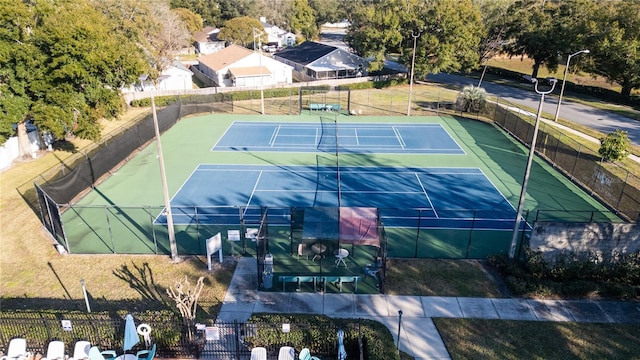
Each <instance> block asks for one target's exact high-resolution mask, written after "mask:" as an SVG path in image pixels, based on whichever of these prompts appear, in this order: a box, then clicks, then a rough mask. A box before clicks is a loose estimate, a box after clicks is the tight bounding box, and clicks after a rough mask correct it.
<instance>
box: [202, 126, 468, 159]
mask: <svg viewBox="0 0 640 360" xmlns="http://www.w3.org/2000/svg"><path fill="white" fill-rule="evenodd" d="M336 147H337V150H338V151H339V152H344V153H355V154H366V153H413V154H448V155H464V154H465V153H464V151H463V150H462V149H461V148H460V146H458V144H456V142H455V140H453V138H452V137H451V136H450V135H449V134H448V133H447V131H446V130H445V129H444V128H443V127H442V125H440V124H366V123H364V124H359V123H340V125H338V123H337V121H336V120H334V119H324V120H322V123H318V124H308V123H274V122H260V123H256V122H234V123H233V124H232V125H231V126H230V127H229V129H228V130H227V131H226V132H225V134H224V135H223V136H222V138H221V139H220V141H219V142H218V143H217V144H216V145H215V146H214V147H213V151H228V150H241V151H295V152H307V151H312V152H315V151H330V152H331V151H335V150H336Z"/></svg>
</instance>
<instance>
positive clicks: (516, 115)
mask: <svg viewBox="0 0 640 360" xmlns="http://www.w3.org/2000/svg"><path fill="white" fill-rule="evenodd" d="M332 89H333V88H332V87H326V88H323V89H318V88H304V87H301V88H291V89H267V90H263V91H254V92H243V93H242V96H239V95H238V96H234V94H233V93H225V94H213V95H206V96H195V95H190V96H184V97H178V98H177V101H175V102H173V103H171V104H170V105H168V106H166V107H163V108H161V109H160V110H159V111H158V112H157V120H158V127H159V129H160V131H161V132H164V131H166V130H167V129H169V128H170V127H171V126H172V125H173V124H175V123H176V122H177V121H178V120H179V119H180V118H181V117H183V116H186V115H189V114H195V113H207V112H233V113H254V114H256V113H260V112H261V111H262V108H263V107H264V113H265V114H299V113H300V112H309V113H311V112H314V111H315V110H313V109H311V104H324V105H327V104H328V105H331V107H330V109H331V110H332V111H340V112H341V113H343V114H351V115H356V116H357V115H368V116H375V115H406V113H407V110H408V109H407V107H410V108H411V109H412V111H411V114H412V115H436V114H440V113H446V114H452V115H461V116H466V117H476V118H479V117H480V116H481V115H480V114H478V113H476V114H467V113H462V112H460V111H459V110H456V107H455V95H452V93H451V92H450V91H449V92H446V91H443V92H442V93H437V94H436V95H434V94H433V93H431V92H426V91H413V93H411V94H410V93H409V90H395V89H366V90H358V91H353V90H332ZM410 97H411V99H412V101H411V103H409V102H408V99H409V98H410ZM496 102H497V104H498V105H497V106H494V107H489V109H490V110H489V111H490V112H489V113H487V112H485V113H484V115H485V118H487V117H488V118H493V120H494V122H495V123H496V124H498V125H500V126H501V127H502V128H504V129H505V130H506V131H508V132H509V133H511V134H513V136H514V137H516V138H517V139H519V140H520V141H521V142H523V143H524V144H527V145H528V144H529V143H530V142H531V138H532V131H533V123H534V120H535V119H533V118H531V116H527V115H525V114H524V112H521V111H514V110H513V109H514V108H516V109H517V107H514V106H513V105H511V104H506V103H504V102H503V101H501V100H500V99H497V101H496ZM502 105H504V106H502ZM324 109H325V110H321V111H326V109H327V108H326V107H325V108H324ZM154 136H155V133H154V123H153V118H152V116H151V114H149V115H147V116H145V117H144V118H142V119H141V120H140V121H139V122H137V123H136V124H135V125H134V126H132V127H130V128H126V129H121V131H119V132H116V133H112V134H110V136H107V137H106V138H105V140H103V141H102V142H101V143H100V144H99V145H98V146H96V147H92V148H91V149H86V150H81V151H79V152H78V153H77V154H78V155H77V156H73V157H71V158H69V159H67V160H65V161H64V162H63V163H62V164H60V165H57V166H56V167H55V168H52V169H50V170H49V171H47V172H45V173H43V174H42V175H41V176H39V177H38V178H37V179H35V180H34V181H33V182H34V183H36V184H40V185H39V186H37V187H36V188H37V190H36V189H34V188H33V185H32V184H31V185H29V184H25V185H23V186H21V187H20V188H19V189H18V190H19V191H20V192H21V193H22V194H23V196H24V198H25V199H26V200H27V201H29V203H30V204H31V206H32V208H33V209H34V211H37V212H39V213H40V214H41V219H42V222H43V223H44V224H45V226H46V228H47V229H48V230H49V231H50V232H51V233H52V234H54V235H55V237H56V238H57V239H58V241H59V242H60V243H62V244H64V239H65V234H64V224H63V223H62V220H61V219H62V216H61V215H60V213H62V212H63V211H67V210H68V209H69V207H70V205H71V204H73V203H74V201H76V199H77V198H78V197H79V196H80V195H81V194H83V193H84V192H86V191H89V190H90V189H92V188H93V187H94V186H95V185H96V184H97V183H99V182H100V181H101V180H102V179H103V178H104V177H106V176H108V174H109V173H110V172H112V171H113V170H114V169H115V168H117V167H119V166H121V165H122V164H124V163H126V161H127V159H129V158H130V157H131V156H133V155H134V154H135V153H136V151H137V150H138V149H139V148H140V147H142V146H144V145H145V144H146V143H148V142H149V141H152V139H153V138H154ZM539 139H540V141H539V143H538V144H537V147H536V148H537V150H538V153H539V154H540V155H541V156H543V157H544V158H545V159H547V160H548V161H549V162H550V163H551V164H553V165H554V166H555V167H556V168H558V169H559V170H560V171H562V172H563V173H565V174H566V175H567V176H568V177H570V178H571V179H572V180H573V181H574V182H576V183H577V184H579V185H580V186H582V187H583V188H584V189H585V190H587V192H589V193H590V194H591V195H593V196H596V197H598V198H599V199H601V200H602V201H603V202H604V203H606V204H607V205H608V206H609V207H610V208H611V209H613V211H614V213H615V214H617V215H619V216H622V217H624V218H626V219H627V220H629V221H636V220H637V219H639V212H640V178H639V177H638V176H637V175H635V174H632V173H630V172H629V171H626V170H624V169H622V168H620V167H619V166H617V165H615V164H613V163H606V162H603V161H602V159H601V157H600V156H599V155H598V154H597V153H595V152H594V151H592V150H590V149H588V148H586V147H585V146H583V145H581V144H580V143H579V142H577V141H575V140H573V139H571V138H570V137H569V136H566V135H564V134H563V133H562V132H560V131H559V130H557V129H556V128H554V127H552V126H546V125H545V124H543V125H542V126H541V129H540V137H539ZM147 207H148V206H147ZM101 211H105V210H104V209H102V210H101ZM107 212H110V211H107ZM111 212H113V213H114V214H117V213H118V212H119V210H118V206H114V210H113V211H111ZM143 212H147V214H146V215H144V216H146V217H147V218H148V217H149V216H151V215H152V214H151V213H148V211H146V210H143ZM592 220H593V219H592ZM594 221H597V220H594ZM152 228H153V227H152ZM142 235H144V236H149V237H150V238H154V237H155V236H156V234H155V233H153V232H146V233H144V234H142ZM154 247H155V246H154ZM155 251H157V249H156V250H155ZM155 251H154V252H155ZM160 252H162V251H160Z"/></svg>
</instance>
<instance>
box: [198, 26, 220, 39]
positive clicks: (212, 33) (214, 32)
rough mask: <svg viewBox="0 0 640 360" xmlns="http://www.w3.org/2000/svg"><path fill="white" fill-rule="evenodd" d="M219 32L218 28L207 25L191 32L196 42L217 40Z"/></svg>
mask: <svg viewBox="0 0 640 360" xmlns="http://www.w3.org/2000/svg"><path fill="white" fill-rule="evenodd" d="M219 32H220V29H218V28H215V27H213V26H207V27H205V28H204V29H202V30H200V31H196V32H195V33H194V34H193V39H194V40H195V41H196V42H209V41H220V40H218V33H219Z"/></svg>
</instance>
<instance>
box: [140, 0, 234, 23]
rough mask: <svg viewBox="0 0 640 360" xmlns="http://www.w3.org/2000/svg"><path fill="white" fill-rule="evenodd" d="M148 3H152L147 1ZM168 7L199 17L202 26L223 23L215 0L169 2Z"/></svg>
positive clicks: (177, 0)
mask: <svg viewBox="0 0 640 360" xmlns="http://www.w3.org/2000/svg"><path fill="white" fill-rule="evenodd" d="M149 3H152V2H151V1H149ZM170 6H171V8H172V9H176V8H184V9H189V10H191V12H193V13H194V14H197V15H200V17H202V23H203V25H204V26H214V27H215V26H220V24H222V23H223V22H224V20H223V18H222V12H221V9H220V5H219V2H218V1H216V0H170ZM230 18H231V17H230ZM230 18H229V19H230Z"/></svg>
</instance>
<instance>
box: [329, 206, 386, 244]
mask: <svg viewBox="0 0 640 360" xmlns="http://www.w3.org/2000/svg"><path fill="white" fill-rule="evenodd" d="M377 225H378V211H377V209H376V208H365V207H341V208H340V231H339V234H340V235H339V238H340V243H341V244H354V245H371V246H376V247H380V237H379V236H378V226H377Z"/></svg>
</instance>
